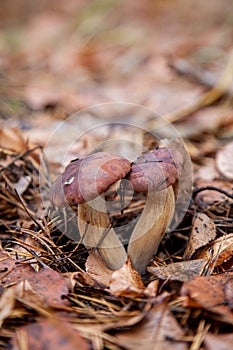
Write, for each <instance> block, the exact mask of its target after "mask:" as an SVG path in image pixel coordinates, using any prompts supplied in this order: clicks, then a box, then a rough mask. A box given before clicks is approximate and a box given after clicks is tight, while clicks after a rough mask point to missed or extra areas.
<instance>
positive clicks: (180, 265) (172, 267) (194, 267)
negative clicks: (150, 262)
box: [147, 259, 207, 282]
mask: <svg viewBox="0 0 233 350" xmlns="http://www.w3.org/2000/svg"><path fill="white" fill-rule="evenodd" d="M206 262H207V259H197V260H189V261H181V262H177V263H173V264H168V265H164V266H155V267H154V266H152V267H148V268H147V270H148V271H149V272H150V273H152V274H153V275H154V276H156V277H157V278H160V279H162V280H176V281H181V282H188V281H190V280H191V279H193V278H194V277H196V276H199V275H200V273H201V271H202V270H203V268H204V267H205V265H206Z"/></svg>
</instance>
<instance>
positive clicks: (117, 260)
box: [78, 196, 127, 270]
mask: <svg viewBox="0 0 233 350" xmlns="http://www.w3.org/2000/svg"><path fill="white" fill-rule="evenodd" d="M96 208H98V209H96ZM87 225H88V226H87ZM78 227H79V231H80V234H81V235H82V234H83V233H84V232H85V237H82V238H83V244H84V245H85V247H87V248H94V247H97V250H98V252H99V253H100V255H101V257H102V259H103V260H104V262H105V264H106V266H107V267H108V268H109V269H111V270H117V269H119V268H121V267H122V266H123V264H124V262H125V261H126V260H127V254H126V251H125V249H124V247H123V245H122V243H121V241H120V239H119V238H118V236H117V234H116V232H115V231H114V229H113V228H111V223H110V220H109V217H108V214H107V212H106V207H105V203H104V200H103V198H102V197H101V196H99V197H97V198H95V199H93V200H91V201H89V202H87V203H83V204H79V206H78ZM106 231H107V232H106Z"/></svg>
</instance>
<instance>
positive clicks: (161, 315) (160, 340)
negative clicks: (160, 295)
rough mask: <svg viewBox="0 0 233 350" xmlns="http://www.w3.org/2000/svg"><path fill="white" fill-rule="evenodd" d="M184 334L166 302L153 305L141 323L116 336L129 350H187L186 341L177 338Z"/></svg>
mask: <svg viewBox="0 0 233 350" xmlns="http://www.w3.org/2000/svg"><path fill="white" fill-rule="evenodd" d="M183 335H184V333H183V331H182V329H181V328H180V326H179V325H178V323H177V321H176V320H175V318H174V316H173V315H172V314H171V313H170V311H169V309H168V307H167V306H166V304H159V305H155V306H153V308H152V309H151V310H150V311H149V312H148V313H147V314H146V316H145V318H144V319H143V320H142V321H141V322H140V323H139V324H137V325H136V326H135V327H132V328H131V329H130V330H127V331H124V332H121V333H119V334H118V335H117V336H116V338H117V339H118V340H120V344H123V345H124V346H125V348H126V349H127V350H141V349H146V350H164V349H166V350H187V349H188V346H187V344H186V343H184V342H181V341H179V340H176V339H180V338H181V337H182V336H183Z"/></svg>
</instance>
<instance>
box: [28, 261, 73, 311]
mask: <svg viewBox="0 0 233 350" xmlns="http://www.w3.org/2000/svg"><path fill="white" fill-rule="evenodd" d="M27 281H29V283H30V284H31V285H32V287H33V289H34V290H35V291H36V293H37V294H38V295H39V296H41V297H42V298H44V299H45V301H46V302H47V303H48V304H49V305H51V306H54V307H56V306H59V305H67V304H69V302H68V301H67V300H64V299H62V298H63V296H65V295H67V294H68V292H69V290H68V286H67V284H66V279H65V278H64V277H63V276H62V274H60V273H59V272H57V271H54V270H52V269H50V268H48V267H43V268H42V269H41V270H40V271H39V272H35V273H34V275H31V276H30V277H29V278H27Z"/></svg>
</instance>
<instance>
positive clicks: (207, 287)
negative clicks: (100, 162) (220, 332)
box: [181, 272, 233, 324]
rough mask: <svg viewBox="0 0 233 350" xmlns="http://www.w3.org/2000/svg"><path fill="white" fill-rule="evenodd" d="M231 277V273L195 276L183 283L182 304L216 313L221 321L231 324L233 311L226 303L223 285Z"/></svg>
mask: <svg viewBox="0 0 233 350" xmlns="http://www.w3.org/2000/svg"><path fill="white" fill-rule="evenodd" d="M232 278H233V273H232V272H228V273H224V274H221V275H214V276H209V277H195V278H194V279H193V280H192V281H190V282H186V283H184V285H183V287H182V289H181V295H182V296H185V297H186V298H185V299H184V302H183V303H184V306H185V307H188V306H191V307H197V308H203V309H205V310H208V311H209V312H212V313H217V314H218V315H220V316H221V320H222V321H223V322H227V323H230V324H233V312H232V311H231V309H230V308H229V306H228V305H226V294H225V293H226V290H225V286H226V284H227V283H228V281H229V280H231V279H232Z"/></svg>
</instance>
